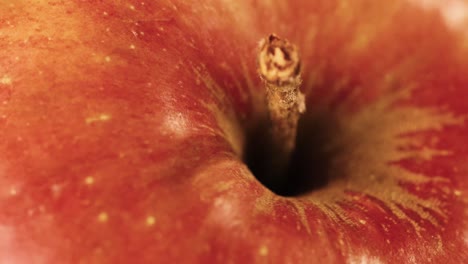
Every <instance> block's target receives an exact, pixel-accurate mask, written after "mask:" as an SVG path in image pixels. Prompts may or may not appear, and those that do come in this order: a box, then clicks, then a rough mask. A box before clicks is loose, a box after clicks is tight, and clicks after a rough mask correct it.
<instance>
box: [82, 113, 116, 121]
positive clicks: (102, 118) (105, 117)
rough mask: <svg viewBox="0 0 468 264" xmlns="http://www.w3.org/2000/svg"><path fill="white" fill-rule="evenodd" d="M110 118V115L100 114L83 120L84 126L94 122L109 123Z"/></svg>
mask: <svg viewBox="0 0 468 264" xmlns="http://www.w3.org/2000/svg"><path fill="white" fill-rule="evenodd" d="M111 118H112V116H111V115H109V114H106V113H101V114H98V115H95V116H90V117H87V118H86V119H85V123H86V124H92V123H95V122H104V121H109V120H110V119H111Z"/></svg>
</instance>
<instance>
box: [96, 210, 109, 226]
mask: <svg viewBox="0 0 468 264" xmlns="http://www.w3.org/2000/svg"><path fill="white" fill-rule="evenodd" d="M108 220H109V215H108V214H107V213H106V212H101V213H99V215H98V221H99V222H100V223H106V222H107V221H108Z"/></svg>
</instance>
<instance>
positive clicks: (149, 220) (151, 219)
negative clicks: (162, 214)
mask: <svg viewBox="0 0 468 264" xmlns="http://www.w3.org/2000/svg"><path fill="white" fill-rule="evenodd" d="M155 223H156V218H155V217H154V216H152V215H150V216H148V217H147V218H146V225H147V226H153V225H154V224H155Z"/></svg>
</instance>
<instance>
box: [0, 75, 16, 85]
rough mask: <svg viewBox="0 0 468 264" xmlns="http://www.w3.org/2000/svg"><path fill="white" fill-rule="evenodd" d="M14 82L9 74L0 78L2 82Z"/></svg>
mask: <svg viewBox="0 0 468 264" xmlns="http://www.w3.org/2000/svg"><path fill="white" fill-rule="evenodd" d="M12 82H13V81H12V80H11V77H9V76H8V75H4V76H3V77H2V78H1V79H0V84H4V85H11V84H12Z"/></svg>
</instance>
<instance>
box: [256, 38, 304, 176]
mask: <svg viewBox="0 0 468 264" xmlns="http://www.w3.org/2000/svg"><path fill="white" fill-rule="evenodd" d="M258 71H259V73H260V77H261V79H262V80H263V83H264V84H265V88H266V100H267V105H268V112H269V117H270V130H271V131H270V136H271V140H270V141H271V143H272V145H273V146H271V147H272V148H273V150H274V151H273V153H270V154H269V155H271V157H269V159H270V160H271V163H270V164H271V165H272V166H273V167H274V170H272V171H274V174H281V175H283V174H284V172H285V170H286V169H287V166H288V164H289V160H290V157H291V154H292V152H293V151H294V148H295V145H296V135H297V126H298V121H299V117H300V115H301V114H302V113H304V112H305V97H304V94H303V93H301V91H300V89H299V88H300V85H301V82H302V80H301V61H300V57H299V52H298V50H297V47H296V46H295V45H293V44H291V43H289V42H288V41H287V40H284V39H280V38H278V37H277V36H276V35H274V34H271V35H270V36H268V37H267V38H265V39H263V40H262V41H261V42H260V51H259V54H258Z"/></svg>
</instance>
